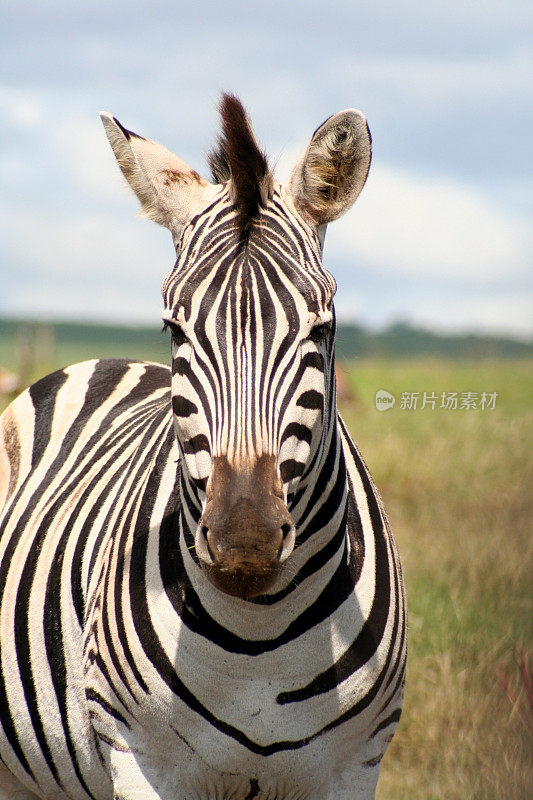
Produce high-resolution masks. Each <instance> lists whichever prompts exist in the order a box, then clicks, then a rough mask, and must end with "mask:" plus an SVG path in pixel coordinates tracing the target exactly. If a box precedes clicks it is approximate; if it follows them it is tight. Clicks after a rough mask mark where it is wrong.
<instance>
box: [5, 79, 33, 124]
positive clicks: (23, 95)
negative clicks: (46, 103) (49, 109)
mask: <svg viewBox="0 0 533 800" xmlns="http://www.w3.org/2000/svg"><path fill="white" fill-rule="evenodd" d="M0 114H2V115H3V116H4V117H5V118H6V119H7V120H8V122H9V123H10V124H11V125H13V126H14V127H15V128H18V129H22V130H31V129H33V128H36V127H37V126H38V125H39V124H40V123H41V121H42V116H43V109H42V102H41V99H40V97H39V96H38V94H36V93H35V92H27V91H20V90H19V89H14V88H12V87H11V86H6V85H0Z"/></svg>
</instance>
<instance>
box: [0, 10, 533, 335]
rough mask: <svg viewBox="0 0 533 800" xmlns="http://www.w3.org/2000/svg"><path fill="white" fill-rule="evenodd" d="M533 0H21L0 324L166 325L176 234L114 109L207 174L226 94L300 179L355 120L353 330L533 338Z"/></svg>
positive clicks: (275, 157) (5, 177)
mask: <svg viewBox="0 0 533 800" xmlns="http://www.w3.org/2000/svg"><path fill="white" fill-rule="evenodd" d="M532 29H533V4H531V3H530V2H518V1H517V0H506V2H505V3H503V2H501V0H483V2H481V0H480V1H479V2H474V1H473V0H447V2H443V0H435V2H432V3H428V2H427V0H403V2H401V3H400V2H398V0H374V2H372V3H363V2H353V1H352V0H342V2H339V1H338V0H329V2H323V1H322V0H320V1H319V0H305V2H302V1H301V0H292V2H291V0H283V2H281V0H268V2H267V1H266V0H265V1H264V2H257V1H256V0H224V2H212V1H208V2H201V0H196V2H194V3H191V2H187V3H184V2H181V0H151V2H150V3H148V2H145V3H140V2H137V0H129V1H128V2H126V1H125V0H113V2H111V3H110V2H109V0H106V2H103V0H91V2H85V0H79V1H78V2H73V0H47V2H46V3H43V2H42V0H7V2H6V3H4V4H3V8H2V12H1V20H0V315H1V316H16V317H40V318H43V319H49V318H62V319H70V320H99V321H108V322H118V323H127V324H133V325H144V324H152V325H156V324H159V321H160V313H161V300H160V293H159V286H160V281H161V278H162V277H163V275H164V273H165V272H166V271H167V270H168V269H169V268H170V267H171V266H172V264H173V261H174V251H173V248H172V242H171V237H170V234H169V233H168V231H166V230H164V229H163V228H159V227H157V226H156V225H154V224H153V223H149V222H147V221H146V220H143V219H140V218H139V216H138V214H137V210H138V203H137V201H136V199H135V197H134V196H133V195H132V194H131V191H130V190H129V188H128V187H127V185H126V183H125V181H124V180H123V178H122V176H121V174H120V172H119V170H118V168H117V166H116V164H115V162H114V159H113V156H112V153H111V150H110V148H109V145H108V143H107V139H106V137H105V134H104V130H103V128H102V126H101V123H100V120H99V116H98V114H99V112H100V111H101V110H106V111H110V112H111V113H112V114H114V115H115V116H116V117H118V119H119V120H120V121H121V122H122V123H123V124H124V125H125V126H126V127H128V128H130V129H132V130H134V131H136V132H138V133H140V134H141V135H143V136H146V137H149V138H151V139H155V140H156V141H159V142H161V144H164V145H165V146H166V147H168V148H169V149H171V150H173V151H174V152H175V153H176V154H177V155H178V156H180V158H182V159H184V160H185V161H187V162H188V163H189V164H190V165H191V166H192V167H194V168H195V169H196V170H197V171H198V172H201V173H203V174H204V175H205V176H206V177H208V170H207V167H206V160H205V157H206V153H207V152H208V150H209V148H210V147H211V145H212V144H213V142H214V140H215V137H216V134H217V130H218V116H217V103H218V100H219V97H220V93H221V92H222V91H224V90H225V91H232V92H234V93H236V94H237V95H238V96H239V97H240V98H241V100H242V101H243V103H244V104H245V106H246V107H247V109H248V112H249V115H250V117H251V119H252V121H253V124H254V128H255V131H256V134H257V137H258V139H259V140H260V142H261V144H262V145H263V147H264V148H265V149H266V151H267V152H268V154H269V157H270V161H271V162H272V163H273V164H276V165H277V167H276V177H278V178H279V179H282V180H284V179H286V178H287V177H288V175H289V174H290V170H291V167H292V165H293V164H294V163H295V161H296V158H297V157H298V154H299V153H300V151H301V150H302V149H303V147H304V145H305V143H306V142H307V140H308V139H309V137H310V136H311V135H312V133H313V131H314V130H315V128H316V127H317V126H318V125H319V124H320V123H321V122H322V121H323V120H325V119H326V118H327V117H328V116H329V115H330V114H332V113H334V112H336V111H339V110H341V109H343V108H348V107H357V108H359V109H361V110H362V111H363V113H364V114H365V115H366V117H367V120H368V123H369V126H370V130H371V132H372V138H373V161H372V166H371V170H370V175H369V178H368V181H367V184H366V186H365V188H364V189H363V192H362V194H361V195H360V197H359V199H358V200H357V202H356V204H355V206H354V207H353V209H352V210H351V211H350V212H349V213H348V214H347V215H346V216H345V217H343V218H342V219H341V220H339V221H337V222H334V223H332V224H331V225H330V226H329V230H328V232H327V236H326V245H325V251H324V265H325V266H326V267H327V268H328V269H329V270H330V271H331V272H332V273H333V274H334V275H335V278H336V280H337V284H338V290H337V297H336V307H337V313H338V316H339V318H340V319H342V320H350V321H353V322H356V323H359V324H362V325H367V326H371V327H374V328H379V327H382V326H384V325H387V324H390V323H392V322H395V321H404V322H410V323H413V324H417V325H422V326H424V327H427V328H431V329H434V330H441V331H477V332H488V333H497V334H502V333H503V334H511V335H515V336H519V337H522V338H523V337H528V338H529V337H531V335H533V281H532V273H533V270H532V252H533V247H532V245H533V233H532V226H531V219H532V211H533V159H532V158H531V149H532V145H531V141H532V135H531V131H532V130H533V104H532V102H531V101H532V96H533V47H532V41H533V37H532V33H533V31H532Z"/></svg>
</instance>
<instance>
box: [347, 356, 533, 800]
mask: <svg viewBox="0 0 533 800" xmlns="http://www.w3.org/2000/svg"><path fill="white" fill-rule="evenodd" d="M347 377H348V379H349V382H350V386H351V388H352V391H353V400H352V401H351V402H348V403H346V404H345V405H344V408H343V411H344V416H345V419H346V421H347V423H348V425H349V427H350V429H351V431H352V433H353V435H354V438H355V439H356V441H357V442H358V444H359V446H360V447H361V449H362V452H363V455H364V457H365V460H366V461H367V463H368V465H369V467H370V469H371V471H372V474H373V476H374V479H375V481H376V483H377V485H378V487H379V488H380V491H381V493H382V496H383V499H384V502H385V506H386V508H387V511H388V514H389V518H390V521H391V524H392V528H393V530H394V532H395V536H396V539H397V542H398V546H399V549H400V553H401V556H402V561H403V565H404V571H405V578H406V584H407V595H408V604H409V627H410V639H409V663H408V677H407V687H406V699H405V710H404V714H403V717H402V721H401V723H400V727H399V729H398V733H397V735H396V737H395V739H394V741H393V744H392V745H391V747H390V749H389V751H388V753H387V755H386V757H385V759H384V762H383V767H382V777H381V779H380V784H379V788H378V794H377V797H378V798H379V799H380V800H384V799H385V798H388V799H389V800H400V799H401V800H407V799H408V798H409V800H444V799H446V800H470V799H471V798H472V799H474V798H475V800H496V798H498V800H500V799H501V798H505V799H506V800H524V799H525V798H526V797H531V796H533V757H532V750H533V736H532V734H531V731H528V729H527V727H526V723H527V722H528V723H529V725H530V726H531V729H532V730H533V715H532V714H531V712H530V711H527V698H526V691H525V687H524V685H523V682H522V681H521V679H520V675H519V670H518V667H517V663H516V653H517V651H518V650H521V651H523V652H525V653H526V655H527V657H528V659H529V664H530V665H531V658H532V655H533V595H532V577H533V540H532V537H531V522H530V521H531V516H532V511H533V508H532V501H531V478H532V472H533V469H532V457H531V453H532V444H533V442H532V436H531V422H532V414H531V398H532V397H533V373H532V370H531V364H530V363H527V362H521V363H518V362H516V363H512V362H500V363H486V362H483V363H481V364H479V363H477V364H474V363H464V362H459V363H457V362H455V363H453V362H439V361H426V362H424V361H418V362H396V363H394V364H388V363H386V362H364V361H362V362H359V363H354V364H352V365H350V368H349V371H348V373H347ZM378 389H387V390H388V391H390V392H392V393H393V394H395V395H396V397H397V403H396V406H395V407H394V408H393V409H391V410H388V411H386V412H378V411H376V409H375V403H374V397H375V392H376V391H377V390H378ZM404 391H409V392H410V391H420V392H421V393H422V392H424V391H426V392H431V391H435V392H436V393H437V394H439V393H440V392H443V391H444V392H451V391H458V392H463V391H474V392H478V393H480V392H482V391H487V392H494V391H495V392H498V398H497V400H496V407H495V409H494V410H492V411H490V410H485V411H481V410H480V409H477V410H470V411H466V410H463V411H460V410H457V411H450V410H445V409H438V408H436V409H435V410H430V409H424V410H420V409H418V410H416V411H407V410H402V409H400V408H399V398H400V396H401V393H402V392H404ZM504 674H505V675H506V676H507V677H508V678H509V680H510V685H511V687H512V689H513V691H514V692H515V693H516V694H517V695H518V700H519V704H520V707H521V709H522V710H525V711H523V713H524V716H525V719H526V723H525V722H524V721H522V719H521V717H520V714H519V711H518V708H517V707H516V704H515V706H513V704H512V703H511V701H510V700H509V697H508V696H507V693H506V691H505V689H504V686H503V683H502V680H501V678H502V675H504ZM528 715H529V716H528Z"/></svg>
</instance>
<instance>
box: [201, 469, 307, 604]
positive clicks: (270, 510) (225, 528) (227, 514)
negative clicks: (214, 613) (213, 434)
mask: <svg viewBox="0 0 533 800" xmlns="http://www.w3.org/2000/svg"><path fill="white" fill-rule="evenodd" d="M281 489H282V487H281V481H280V478H279V476H278V473H277V469H276V462H275V458H274V456H261V457H260V458H258V459H257V460H256V461H255V462H254V463H253V464H251V465H248V466H245V467H244V468H239V469H235V468H234V467H233V466H232V465H231V464H230V463H229V461H228V460H227V458H225V457H224V456H216V457H215V458H214V459H213V471H212V474H211V478H210V481H209V485H208V487H207V503H206V507H205V511H204V513H203V515H202V518H201V519H200V523H199V525H198V530H197V534H196V542H195V544H196V552H197V554H198V557H199V559H200V563H201V564H202V566H203V568H204V569H205V571H206V573H207V575H208V576H209V578H210V580H211V582H212V583H213V584H214V585H215V586H217V588H219V589H221V590H222V591H223V592H226V593H227V594H231V595H235V596H238V597H253V596H254V595H258V594H261V593H262V592H264V591H266V589H268V588H269V586H270V585H271V584H272V583H273V582H274V580H275V578H276V576H277V575H278V573H279V570H280V567H281V564H282V563H283V562H284V561H285V560H286V559H287V558H288V556H289V555H290V553H291V552H292V549H293V547H294V525H293V522H292V519H291V517H290V514H289V512H288V510H287V506H286V505H285V503H284V501H283V498H282V492H281Z"/></svg>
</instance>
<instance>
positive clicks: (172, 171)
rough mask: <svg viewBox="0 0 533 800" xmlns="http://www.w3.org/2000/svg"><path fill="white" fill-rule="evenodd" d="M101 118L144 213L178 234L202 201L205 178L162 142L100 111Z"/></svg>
mask: <svg viewBox="0 0 533 800" xmlns="http://www.w3.org/2000/svg"><path fill="white" fill-rule="evenodd" d="M100 118H101V120H102V122H103V124H104V128H105V132H106V134H107V138H108V139H109V143H110V145H111V148H112V150H113V153H114V154H115V158H116V159H117V162H118V165H119V167H120V169H121V170H122V173H123V175H124V177H125V178H126V180H127V181H128V183H129V185H130V186H131V188H132V189H133V191H134V192H135V194H136V195H137V197H138V198H139V200H140V203H141V207H142V213H143V215H144V216H146V217H148V218H149V219H152V220H154V222H158V223H159V224H160V225H163V226H164V227H165V228H168V229H169V230H170V231H172V233H173V235H174V236H179V234H180V233H181V231H182V229H183V227H184V226H185V225H186V224H187V222H188V221H189V220H190V219H191V218H192V217H193V216H194V214H195V213H196V211H197V209H198V207H199V205H200V204H201V199H202V197H203V194H204V191H205V189H206V187H207V186H209V185H210V184H209V183H208V181H206V180H205V178H202V177H201V176H200V175H198V173H197V172H195V171H194V170H193V169H191V167H189V166H188V164H186V163H185V162H184V161H182V160H181V159H180V158H178V157H177V156H175V155H174V154H173V153H171V152H170V151H169V150H167V149H166V148H165V147H162V145H160V144H157V142H152V141H151V140H150V139H144V138H143V137H142V136H139V135H138V134H136V133H132V131H128V130H126V128H124V127H123V126H122V125H121V124H120V122H119V121H118V120H117V119H116V118H115V117H113V116H111V114H108V113H107V112H105V111H103V112H102V113H101V114H100Z"/></svg>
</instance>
